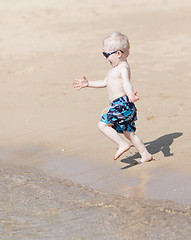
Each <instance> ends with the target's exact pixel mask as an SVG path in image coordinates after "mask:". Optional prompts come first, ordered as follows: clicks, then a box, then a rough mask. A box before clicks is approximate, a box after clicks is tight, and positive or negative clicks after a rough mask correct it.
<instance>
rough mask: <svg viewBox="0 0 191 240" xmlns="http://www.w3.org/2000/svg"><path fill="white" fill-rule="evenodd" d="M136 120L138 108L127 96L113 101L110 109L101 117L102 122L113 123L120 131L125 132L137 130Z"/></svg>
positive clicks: (113, 126)
mask: <svg viewBox="0 0 191 240" xmlns="http://www.w3.org/2000/svg"><path fill="white" fill-rule="evenodd" d="M136 120H137V109H136V107H135V104H134V103H131V102H129V99H128V97H127V96H124V97H120V98H117V99H116V100H114V101H112V102H111V104H110V108H109V111H108V112H107V113H106V114H103V115H102V117H101V122H104V123H106V124H111V126H112V128H114V129H115V130H116V131H117V132H118V133H123V131H128V132H135V131H136V127H135V123H134V121H136Z"/></svg>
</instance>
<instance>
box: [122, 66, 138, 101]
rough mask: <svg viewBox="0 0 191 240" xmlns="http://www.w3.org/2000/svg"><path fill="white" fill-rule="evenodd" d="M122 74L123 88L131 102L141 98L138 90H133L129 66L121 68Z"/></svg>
mask: <svg viewBox="0 0 191 240" xmlns="http://www.w3.org/2000/svg"><path fill="white" fill-rule="evenodd" d="M121 76H122V80H123V89H124V91H125V93H126V94H127V96H128V98H129V102H133V103H134V102H136V101H137V100H139V97H138V96H137V91H134V90H133V87H132V85H131V83H130V73H129V71H128V69H127V68H123V69H121Z"/></svg>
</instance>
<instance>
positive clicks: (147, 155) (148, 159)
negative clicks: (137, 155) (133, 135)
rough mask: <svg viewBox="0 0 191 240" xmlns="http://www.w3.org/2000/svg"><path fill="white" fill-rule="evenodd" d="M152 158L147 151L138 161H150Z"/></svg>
mask: <svg viewBox="0 0 191 240" xmlns="http://www.w3.org/2000/svg"><path fill="white" fill-rule="evenodd" d="M152 159H153V156H152V155H151V154H150V153H147V154H146V155H145V156H144V157H142V158H141V161H140V162H139V164H140V163H145V162H150V161H151V160H152Z"/></svg>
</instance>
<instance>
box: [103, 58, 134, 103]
mask: <svg viewBox="0 0 191 240" xmlns="http://www.w3.org/2000/svg"><path fill="white" fill-rule="evenodd" d="M122 68H127V69H128V73H129V76H128V77H129V79H130V68H129V65H128V63H127V62H123V63H121V64H120V65H118V66H117V67H115V68H112V69H111V70H110V71H109V72H108V74H107V77H106V80H107V91H108V96H109V100H110V101H113V100H115V99H117V98H120V97H122V96H125V95H126V92H125V90H124V84H123V79H122V76H121V70H122Z"/></svg>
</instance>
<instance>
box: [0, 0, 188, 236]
mask: <svg viewBox="0 0 191 240" xmlns="http://www.w3.org/2000/svg"><path fill="white" fill-rule="evenodd" d="M0 11H1V19H0V26H1V36H0V48H1V54H0V61H1V65H0V72H1V77H0V84H1V88H0V96H1V102H0V109H1V118H0V125H1V134H0V171H1V182H2V184H1V192H2V193H3V194H1V216H0V219H1V236H3V239H49V240H50V239H55V238H54V237H55V236H56V239H162V238H163V237H165V236H168V237H167V238H166V239H182V238H183V237H184V238H186V237H189V236H190V235H191V233H190V230H189V226H190V220H191V217H190V206H191V197H190V190H191V187H190V180H191V166H190V159H191V151H190V139H189V137H190V134H191V129H190V115H191V111H190V110H191V104H190V103H191V97H190V94H189V90H190V78H191V63H190V60H191V56H190V52H191V46H190V37H191V33H190V25H191V3H189V2H188V1H184V0H182V1H180V0H174V1H172V0H159V1H156V0H146V1H142V0H135V1H133V0H129V1H125V0H120V1H118V2H116V1H114V0H110V1H109V0H104V1H101V0H92V1H77V0H72V1H70V2H67V1H61V0H55V1H54V2H52V1H50V0H43V1H41V2H39V1H36V0H34V1H32V2H29V1H26V0H25V1H24V0H18V1H17V4H15V2H14V1H13V0H7V1H6V2H5V1H0ZM116 31H119V32H122V33H124V34H126V35H127V36H128V38H129V41H130V55H129V57H128V62H129V64H130V66H131V71H132V77H131V82H132V85H133V87H134V89H135V90H137V91H138V96H139V98H140V100H139V101H137V102H136V107H137V109H138V121H136V127H137V134H138V136H140V137H141V139H142V140H143V142H144V144H145V145H146V147H147V149H148V150H149V152H150V153H151V154H152V155H153V161H151V162H149V163H145V164H140V165H136V164H135V163H136V162H138V161H139V160H140V156H139V154H138V153H137V151H136V149H135V148H134V147H133V146H132V148H131V149H130V150H129V151H128V152H126V153H125V154H123V155H122V156H121V157H120V159H118V160H117V161H113V156H114V154H115V151H116V146H115V144H113V143H112V142H110V141H109V140H108V139H107V138H106V137H105V136H104V135H103V134H102V133H100V132H99V130H98V128H97V123H98V122H99V120H100V116H101V113H102V111H103V109H105V108H106V107H108V106H109V100H108V96H107V91H106V89H90V88H88V89H82V90H81V91H76V89H74V88H73V84H72V83H73V80H74V79H75V78H82V77H83V76H86V77H87V79H88V80H92V81H93V80H99V79H104V78H105V76H106V74H107V72H108V71H109V69H110V66H109V64H108V62H107V61H105V59H104V58H103V56H102V41H103V39H104V38H105V37H106V36H108V35H109V34H111V33H112V32H116ZM64 192H65V194H64ZM21 193H22V194H21ZM7 194H8V196H9V199H8V200H7V199H6V195H7ZM43 194H44V195H43ZM32 195H33V196H34V197H33V198H32V197H31V196H32ZM90 195H91V197H90ZM42 196H43V198H41V197H42ZM53 196H54V197H53ZM17 199H18V201H17ZM19 199H20V201H19ZM46 199H47V202H46ZM64 199H66V201H65V202H64ZM70 202H71V204H70ZM112 204H113V205H112ZM25 205H26V207H25V208H23V209H22V206H25ZM118 205H120V206H121V208H120V209H119V212H117V213H116V211H117V209H118ZM12 206H14V207H13V208H12ZM108 206H109V207H108ZM128 206H130V209H131V210H128ZM41 208H42V209H41ZM66 209H69V210H68V212H67V211H66ZM73 209H77V210H76V211H73ZM80 209H81V210H82V211H81V212H80ZM123 209H124V213H123ZM136 209H137V210H136ZM143 209H144V210H143ZM128 211H130V212H128ZM144 211H145V212H144ZM67 213H68V215H67ZM130 213H132V215H131V214H130ZM75 214H77V216H78V218H75V217H74V216H75ZM88 214H90V215H91V214H92V218H91V219H90V222H91V223H92V225H94V226H96V227H95V232H93V230H92V225H91V224H90V225H88V227H87V231H85V232H84V228H85V226H86V224H87V223H88V220H84V219H86V217H87V216H89V215H88ZM99 214H100V215H99ZM110 214H111V215H110ZM98 215H99V216H98ZM144 215H145V219H144V224H143V225H141V224H142V223H141V221H140V222H137V221H135V219H138V218H139V217H140V218H141V216H144ZM67 216H68V219H69V220H68V221H69V224H70V226H69V227H68V228H67V226H65V228H63V225H62V221H63V222H66V221H67ZM104 216H106V219H105V220H104ZM110 216H112V217H111V218H110ZM153 216H154V217H153ZM49 218H50V220H49ZM76 219H77V220H76ZM100 219H102V220H103V222H104V223H103V226H104V227H103V229H102V235H99V234H98V232H99V231H100V224H99V223H98V222H99V221H102V220H100ZM120 219H123V220H124V223H122V222H120V223H119V222H118V221H119V220H120ZM164 219H167V221H164ZM114 220H115V221H114ZM120 221H122V220H120ZM129 221H131V223H133V221H134V223H135V224H134V227H132V225H133V224H130V223H128V222H129ZM152 221H153V222H152ZM58 222H59V228H58V229H57V228H56V226H57V223H58ZM116 222H117V223H116ZM151 222H152V223H153V225H152V224H151V228H148V225H149V224H150V223H151ZM161 222H163V229H165V230H164V231H161V232H160V229H159V228H158V226H157V223H158V224H159V223H161ZM173 222H174V223H175V224H174V227H175V226H176V229H178V230H175V229H174V228H173V224H172V223H173ZM18 223H19V225H21V226H22V227H21V228H19V227H18ZM21 223H22V224H21ZM25 223H26V224H25ZM51 224H52V225H51ZM107 224H108V225H107ZM110 224H111V225H110ZM115 224H116V225H115ZM80 225H82V226H83V227H82V228H80V227H79V226H80ZM126 225H127V226H128V233H127V231H126V230H125V226H126ZM28 226H30V227H31V226H33V227H34V226H35V229H36V232H35V234H36V235H35V234H34V233H33V232H32V231H28V230H27V229H28ZM50 226H51V227H50ZM110 226H112V227H113V228H115V230H116V232H115V234H116V235H114V233H113V231H112V230H111V227H110ZM149 226H150V225H149ZM72 227H73V228H75V227H76V228H78V231H77V232H75V233H74V231H73V230H72ZM120 227H121V228H120ZM139 228H140V229H142V231H143V232H142V233H140V231H139ZM15 229H16V230H15ZM48 229H52V230H50V231H49V230H48ZM143 233H144V234H143ZM170 233H171V234H170ZM3 234H4V235H3ZM56 234H58V235H56ZM112 234H113V238H112ZM63 236H64V238H63ZM100 236H101V237H100ZM132 236H133V237H132ZM187 239H188V238H187Z"/></svg>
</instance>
